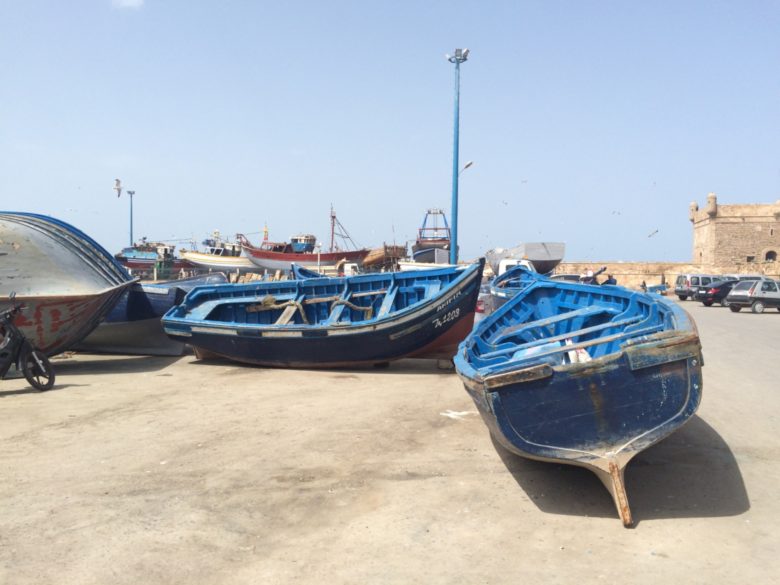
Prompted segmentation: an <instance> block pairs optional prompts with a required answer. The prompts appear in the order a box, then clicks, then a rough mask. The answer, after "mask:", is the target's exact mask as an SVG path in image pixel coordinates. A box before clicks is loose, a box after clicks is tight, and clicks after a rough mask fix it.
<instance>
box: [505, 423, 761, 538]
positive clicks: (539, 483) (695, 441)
mask: <svg viewBox="0 0 780 585" xmlns="http://www.w3.org/2000/svg"><path fill="white" fill-rule="evenodd" d="M491 438H492V437H491ZM493 444H494V445H495V448H496V451H497V452H498V454H499V456H500V457H501V460H502V461H503V462H504V465H506V467H507V469H508V470H509V471H510V473H512V476H513V477H514V479H515V481H516V482H517V483H518V484H519V485H520V487H521V488H523V490H524V491H525V492H526V494H527V495H528V497H529V498H530V499H531V500H532V501H533V502H534V503H535V504H536V505H537V506H538V507H539V509H540V510H541V511H543V512H548V513H551V514H564V515H570V516H595V517H600V518H604V517H607V518H615V522H619V520H618V515H617V511H616V510H615V506H614V504H613V503H612V498H611V497H610V495H609V493H608V492H607V490H606V488H605V487H604V485H603V484H602V483H601V482H600V481H599V479H598V478H597V477H596V475H595V474H594V473H593V472H591V471H588V470H587V469H584V468H581V467H574V466H572V465H561V464H557V463H542V462H539V461H532V460H529V459H524V458H522V457H518V456H516V455H514V454H512V453H510V452H509V451H507V450H506V449H504V448H503V447H502V446H501V445H499V444H498V442H496V441H495V439H493ZM626 490H627V492H628V501H629V504H630V506H631V512H632V515H633V518H634V524H635V525H637V524H639V523H640V522H641V521H642V520H651V519H667V518H710V517H720V516H736V515H738V514H742V513H744V512H746V511H747V510H749V509H750V500H749V498H748V494H747V490H746V488H745V483H744V481H743V479H742V474H741V472H740V470H739V466H738V465H737V461H736V459H735V458H734V454H733V453H732V452H731V449H729V446H728V445H727V444H726V442H725V441H724V440H723V439H722V438H721V436H720V435H719V434H718V433H717V432H716V431H715V429H713V428H712V427H711V426H710V425H708V424H707V423H706V422H704V421H703V420H702V419H701V418H699V417H698V416H694V417H692V418H691V420H690V421H689V422H688V424H686V425H685V426H684V427H682V428H681V429H679V430H678V431H677V432H675V433H673V434H672V435H671V436H669V437H667V438H666V439H664V440H663V441H661V442H660V443H657V444H655V445H653V446H652V447H650V448H649V449H647V450H645V451H643V452H642V453H640V454H639V455H637V456H635V457H634V459H633V460H632V461H631V462H630V463H629V464H628V467H627V468H626Z"/></svg>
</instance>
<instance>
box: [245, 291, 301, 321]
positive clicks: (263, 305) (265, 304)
mask: <svg viewBox="0 0 780 585" xmlns="http://www.w3.org/2000/svg"><path fill="white" fill-rule="evenodd" d="M288 307H295V308H296V309H298V311H299V312H300V314H301V320H302V321H303V322H304V324H305V325H308V324H309V320H308V319H307V318H306V311H304V310H303V303H301V302H300V301H295V300H292V301H285V302H283V303H277V302H276V298H275V297H274V296H273V295H265V296H264V297H263V298H262V300H261V301H260V302H259V303H258V304H256V305H250V306H248V307H247V308H246V312H247V313H260V312H261V311H275V310H280V309H286V308H288ZM291 316H292V315H291ZM287 320H288V321H289V318H288V319H287Z"/></svg>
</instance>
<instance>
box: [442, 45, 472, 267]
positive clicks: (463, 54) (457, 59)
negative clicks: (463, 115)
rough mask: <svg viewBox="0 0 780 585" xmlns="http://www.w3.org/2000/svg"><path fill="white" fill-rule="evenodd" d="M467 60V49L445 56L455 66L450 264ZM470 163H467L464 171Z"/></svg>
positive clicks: (455, 238) (454, 249) (454, 255)
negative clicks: (462, 67)
mask: <svg viewBox="0 0 780 585" xmlns="http://www.w3.org/2000/svg"><path fill="white" fill-rule="evenodd" d="M468 58H469V50H468V49H455V54H454V55H447V61H449V62H450V63H452V64H454V65H455V121H454V131H453V144H452V211H451V213H450V221H451V222H452V241H451V242H450V264H457V263H458V176H459V175H460V172H459V171H458V154H459V148H460V136H459V132H460V64H461V63H464V62H465V61H466V60H467V59H468ZM469 166H471V163H468V164H467V165H466V166H465V167H463V170H464V171H465V170H466V169H467V168H468V167H469Z"/></svg>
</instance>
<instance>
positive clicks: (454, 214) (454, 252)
mask: <svg viewBox="0 0 780 585" xmlns="http://www.w3.org/2000/svg"><path fill="white" fill-rule="evenodd" d="M453 123H454V128H455V129H454V133H453V139H452V211H451V212H450V221H451V222H452V238H451V240H450V264H457V263H458V154H459V152H458V151H459V149H460V60H459V59H455V120H454V122H453Z"/></svg>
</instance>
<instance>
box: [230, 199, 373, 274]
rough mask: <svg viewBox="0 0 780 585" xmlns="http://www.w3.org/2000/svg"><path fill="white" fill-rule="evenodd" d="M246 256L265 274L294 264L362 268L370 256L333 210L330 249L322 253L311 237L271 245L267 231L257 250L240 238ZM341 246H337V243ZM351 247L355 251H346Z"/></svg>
mask: <svg viewBox="0 0 780 585" xmlns="http://www.w3.org/2000/svg"><path fill="white" fill-rule="evenodd" d="M238 239H239V241H240V243H241V246H242V248H243V250H244V255H245V256H246V257H247V258H248V259H249V261H250V262H252V263H253V264H254V265H255V266H257V267H259V268H262V269H265V270H271V271H275V270H289V269H290V265H291V264H293V263H294V264H298V265H299V266H304V267H308V268H312V267H314V268H321V267H328V266H335V265H336V264H338V263H339V262H343V263H355V264H358V265H359V264H361V263H362V262H363V259H364V258H365V257H366V255H368V253H369V250H368V249H367V248H360V249H358V248H357V247H356V246H355V245H354V242H353V241H352V238H351V237H350V236H349V234H348V233H347V231H346V230H345V229H344V226H342V225H341V222H339V220H338V219H337V218H336V212H335V211H333V208H331V210H330V248H329V249H328V251H327V252H322V251H320V250H319V249H318V247H317V238H315V237H314V236H313V235H311V234H301V235H297V236H293V237H292V238H290V241H289V242H271V241H269V240H268V231H267V230H265V231H264V235H263V241H262V243H261V244H260V245H259V246H254V245H253V244H252V243H251V242H250V241H249V239H248V238H246V237H245V236H243V235H240V234H239V236H238ZM339 239H340V240H341V241H342V244H341V245H339V244H338V240H339ZM347 246H352V248H353V249H347Z"/></svg>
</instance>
